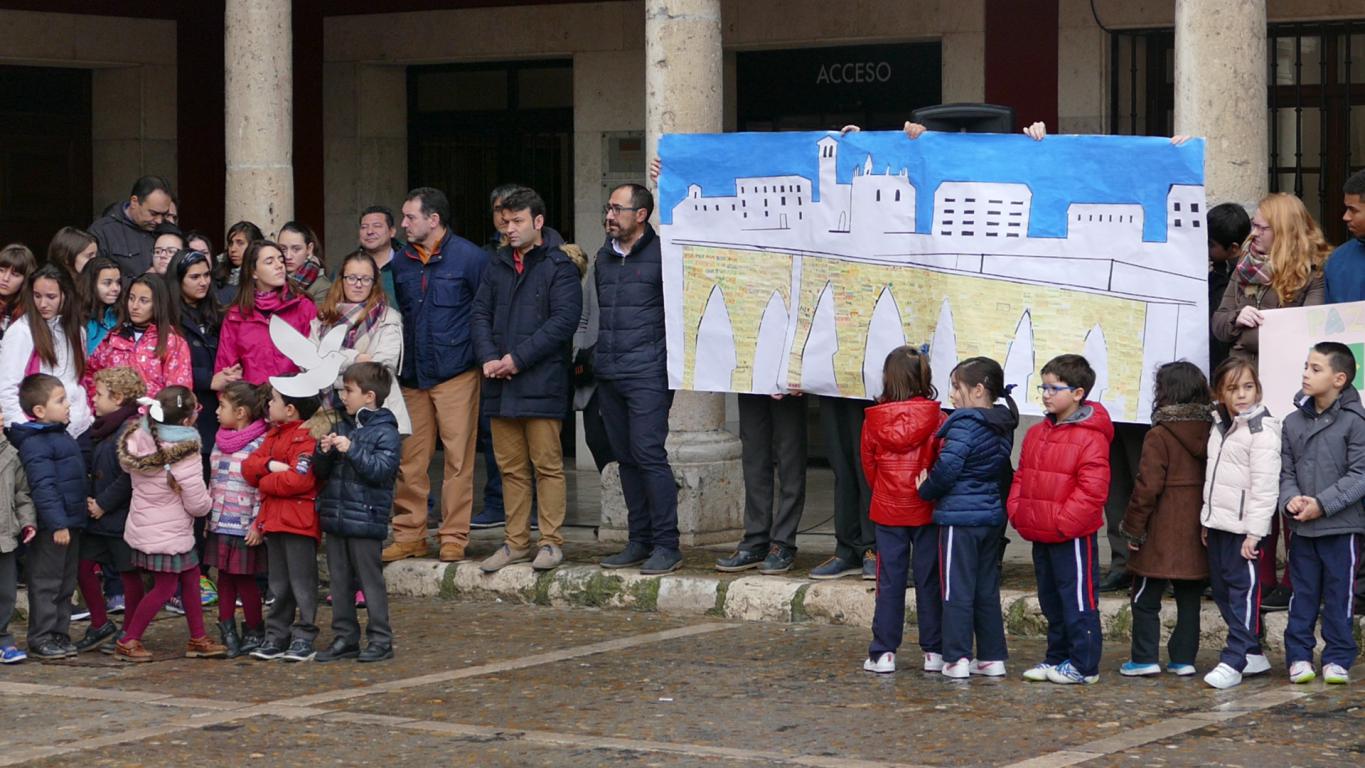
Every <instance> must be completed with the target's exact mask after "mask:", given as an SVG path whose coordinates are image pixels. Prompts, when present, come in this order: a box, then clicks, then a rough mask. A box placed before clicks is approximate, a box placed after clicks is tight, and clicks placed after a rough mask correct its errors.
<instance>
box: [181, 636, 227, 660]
mask: <svg viewBox="0 0 1365 768" xmlns="http://www.w3.org/2000/svg"><path fill="white" fill-rule="evenodd" d="M185 658H187V659H226V658H227V646H226V645H223V644H222V643H215V642H213V640H211V639H209V636H208V635H204V636H203V637H191V638H190V641H189V642H188V643H186V644H185Z"/></svg>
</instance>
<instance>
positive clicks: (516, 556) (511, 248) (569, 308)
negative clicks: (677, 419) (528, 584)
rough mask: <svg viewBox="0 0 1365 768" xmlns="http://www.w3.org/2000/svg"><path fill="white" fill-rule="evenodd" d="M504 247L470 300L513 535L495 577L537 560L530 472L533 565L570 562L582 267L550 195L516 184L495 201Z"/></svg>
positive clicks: (488, 567)
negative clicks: (570, 472)
mask: <svg viewBox="0 0 1365 768" xmlns="http://www.w3.org/2000/svg"><path fill="white" fill-rule="evenodd" d="M499 212H500V213H501V214H502V226H501V229H502V232H503V234H504V235H505V236H506V244H505V245H503V246H502V247H500V248H498V251H497V255H496V256H494V257H493V262H492V264H490V265H489V267H488V272H487V274H486V277H485V279H484V281H483V284H482V285H481V286H480V287H479V293H478V296H477V297H476V298H475V299H474V315H473V334H474V351H475V353H476V355H477V357H476V359H477V360H479V361H480V362H481V363H482V364H483V375H484V379H485V381H484V384H483V408H484V413H486V414H487V415H488V417H489V420H490V422H491V429H492V433H493V452H494V453H495V454H497V462H498V467H499V468H500V469H501V470H502V485H503V503H504V507H505V509H506V510H507V529H506V530H507V533H506V539H505V542H504V543H503V545H502V546H501V547H500V548H499V549H498V551H497V552H494V553H493V554H492V555H491V556H490V557H489V558H488V559H487V560H484V561H483V563H482V565H481V566H480V568H482V569H483V571H484V572H485V573H492V572H494V571H497V570H500V569H502V568H503V567H505V566H507V565H510V564H512V563H519V562H525V561H527V560H530V559H531V477H532V473H531V468H532V467H533V466H534V467H535V482H536V491H537V494H538V496H539V505H540V546H539V547H538V548H537V552H536V554H535V561H534V562H533V563H532V564H531V566H532V567H533V568H534V569H535V570H537V571H546V570H550V569H551V568H554V567H555V566H557V565H559V564H560V563H561V562H563V560H564V553H563V551H562V547H563V545H564V539H563V538H562V537H561V536H560V533H559V527H560V526H561V525H562V524H563V522H564V510H565V489H564V456H563V453H562V451H561V448H560V442H559V433H560V430H561V429H562V427H563V424H564V415H565V414H566V413H568V412H569V394H570V389H569V342H570V341H571V340H572V339H573V334H574V330H575V329H577V327H578V317H579V315H581V314H582V312H583V292H582V289H581V288H580V286H579V284H578V276H579V272H578V267H577V266H575V265H574V263H573V262H572V261H571V260H570V259H569V257H568V256H567V255H566V254H565V253H564V251H563V250H561V248H560V246H561V245H563V244H564V240H563V238H561V237H560V235H559V233H558V232H556V231H554V230H553V229H549V228H547V227H545V201H544V200H542V199H541V197H540V195H538V194H536V192H535V191H534V190H531V189H526V188H519V189H516V190H513V191H511V192H509V193H507V194H506V195H505V196H504V197H503V198H501V200H500V201H499Z"/></svg>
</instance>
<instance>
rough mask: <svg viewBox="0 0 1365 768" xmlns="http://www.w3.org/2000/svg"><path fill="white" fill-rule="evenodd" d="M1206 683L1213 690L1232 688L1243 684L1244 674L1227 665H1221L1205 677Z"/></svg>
mask: <svg viewBox="0 0 1365 768" xmlns="http://www.w3.org/2000/svg"><path fill="white" fill-rule="evenodd" d="M1204 682H1206V683H1208V684H1209V685H1210V686H1211V687H1213V688H1231V687H1232V686H1234V685H1237V684H1238V683H1241V682H1242V673H1241V672H1238V671H1237V670H1235V669H1233V668H1232V667H1229V666H1228V665H1227V664H1219V665H1218V666H1216V667H1214V668H1213V671H1211V672H1209V673H1208V674H1207V675H1204Z"/></svg>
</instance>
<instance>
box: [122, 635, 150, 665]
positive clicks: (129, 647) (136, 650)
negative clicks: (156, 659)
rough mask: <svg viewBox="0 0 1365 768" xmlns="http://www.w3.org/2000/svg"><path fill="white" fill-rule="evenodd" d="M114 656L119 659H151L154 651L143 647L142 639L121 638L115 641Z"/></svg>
mask: <svg viewBox="0 0 1365 768" xmlns="http://www.w3.org/2000/svg"><path fill="white" fill-rule="evenodd" d="M114 658H116V659H118V660H119V661H151V660H152V652H151V651H149V650H147V649H146V648H143V647H142V641H141V640H119V641H118V642H116V643H114Z"/></svg>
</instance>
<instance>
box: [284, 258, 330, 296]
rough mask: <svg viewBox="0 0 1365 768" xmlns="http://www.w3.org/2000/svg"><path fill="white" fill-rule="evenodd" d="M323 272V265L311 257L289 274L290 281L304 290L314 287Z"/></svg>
mask: <svg viewBox="0 0 1365 768" xmlns="http://www.w3.org/2000/svg"><path fill="white" fill-rule="evenodd" d="M321 274H322V265H321V264H319V263H318V262H317V261H315V260H313V259H309V260H307V261H305V262H304V263H303V266H301V267H299V269H298V271H297V272H295V273H294V274H292V275H290V276H289V279H290V281H292V282H293V283H294V284H295V285H297V286H299V288H300V289H301V290H303V291H305V292H306V291H307V290H308V289H309V288H312V287H313V283H315V282H317V279H318V276H319V275H321Z"/></svg>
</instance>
